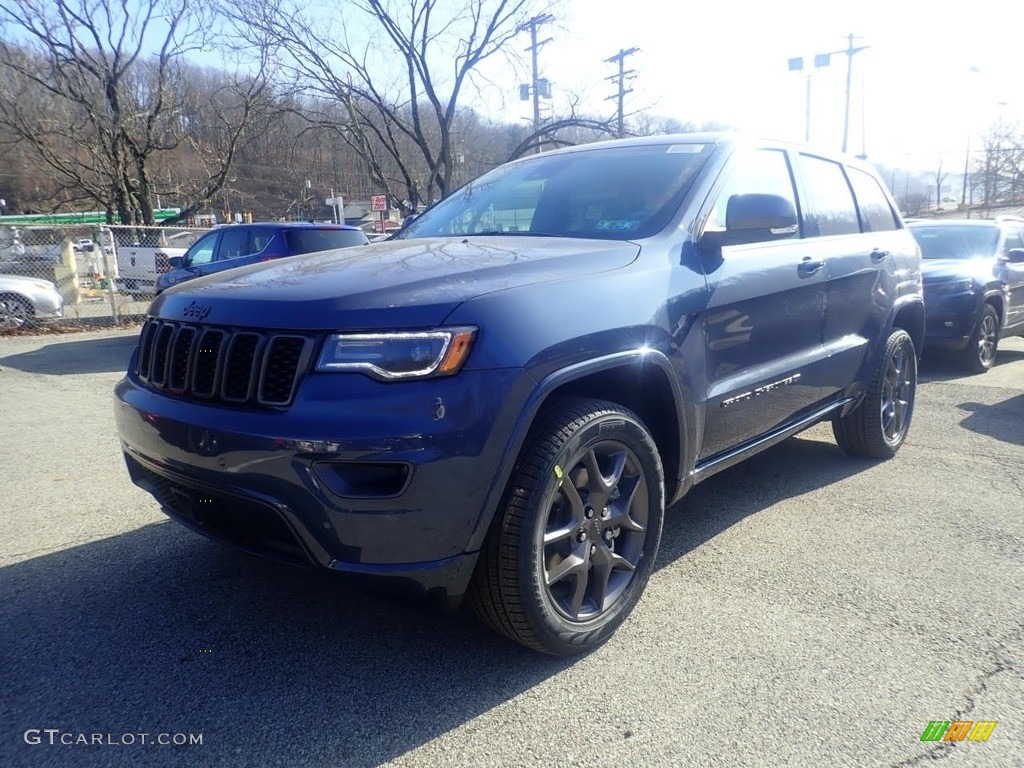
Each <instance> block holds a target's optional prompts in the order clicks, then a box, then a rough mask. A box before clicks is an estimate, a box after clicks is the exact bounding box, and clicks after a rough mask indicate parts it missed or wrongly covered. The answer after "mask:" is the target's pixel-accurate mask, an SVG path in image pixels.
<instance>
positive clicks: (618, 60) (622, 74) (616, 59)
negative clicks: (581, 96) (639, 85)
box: [604, 47, 640, 139]
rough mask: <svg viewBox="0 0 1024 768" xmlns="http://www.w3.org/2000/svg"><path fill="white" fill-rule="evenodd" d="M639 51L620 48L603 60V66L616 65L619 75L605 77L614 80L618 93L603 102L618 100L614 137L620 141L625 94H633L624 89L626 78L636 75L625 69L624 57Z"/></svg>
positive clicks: (623, 118) (624, 119) (623, 124)
mask: <svg viewBox="0 0 1024 768" xmlns="http://www.w3.org/2000/svg"><path fill="white" fill-rule="evenodd" d="M639 50H640V49H639V48H636V47H634V48H630V49H629V50H628V51H626V50H623V49H622V48H620V49H619V52H618V53H617V54H615V55H614V56H611V57H609V58H607V59H605V60H604V61H605V64H618V65H619V73H618V74H617V75H612V76H611V77H606V78H605V80H614V81H616V83H617V85H618V91H619V92H618V93H617V94H616V95H615V96H609V97H607V98H606V99H605V101H610V100H611V99H618V104H619V108H618V112H617V114H618V122H619V124H618V130H617V132H616V135H617V136H618V137H619V138H620V139H621V138H622V137H623V135H624V134H625V132H626V122H625V121H626V115H625V108H624V105H625V98H626V94H627V93H632V92H633V89H632V88H626V76H627V75H635V74H636V70H635V69H630V70H627V69H625V62H626V57H627V56H632V55H633V54H634V53H636V52H637V51H639Z"/></svg>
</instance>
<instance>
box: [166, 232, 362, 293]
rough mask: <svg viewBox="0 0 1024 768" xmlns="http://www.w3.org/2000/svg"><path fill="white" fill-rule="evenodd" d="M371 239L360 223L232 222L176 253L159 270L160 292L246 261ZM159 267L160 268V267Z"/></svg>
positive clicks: (358, 243)
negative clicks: (178, 254)
mask: <svg viewBox="0 0 1024 768" xmlns="http://www.w3.org/2000/svg"><path fill="white" fill-rule="evenodd" d="M368 242H370V241H369V240H368V239H367V237H366V234H365V233H364V232H363V231H362V230H361V229H359V227H351V226H348V225H346V224H316V223H313V222H260V223H256V224H228V225H225V226H223V227H218V228H217V229H215V230H213V231H212V232H209V233H207V234H205V235H203V236H202V237H200V238H199V239H198V240H196V241H195V243H193V244H192V245H191V246H190V247H189V249H188V250H187V251H186V252H185V255H184V256H172V257H171V258H170V259H169V260H168V261H169V263H170V268H169V269H168V270H167V271H165V272H163V273H162V274H159V275H158V276H157V280H156V293H157V294H159V293H161V292H162V291H165V290H167V289H168V288H170V287H171V286H172V285H177V284H178V283H182V282H185V281H186V280H192V279H193V278H196V277H202V276H203V275H212V274H214V273H216V272H222V271H224V270H225V269H234V268H235V267H242V266H245V265H246V264H255V263H257V262H260V261H270V260H271V259H280V258H283V257H285V256H296V255H298V254H300V253H315V252H317V251H329V250H334V249H336V248H349V247H351V246H353V245H366V244H367V243H368ZM158 271H159V270H158Z"/></svg>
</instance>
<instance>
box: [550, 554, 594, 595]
mask: <svg viewBox="0 0 1024 768" xmlns="http://www.w3.org/2000/svg"><path fill="white" fill-rule="evenodd" d="M587 561H588V558H587V557H586V556H582V557H581V556H580V555H578V554H576V553H573V554H571V555H569V556H568V557H566V558H564V559H563V560H562V561H561V562H560V563H559V564H558V565H556V566H555V567H554V568H548V569H546V570H545V573H544V577H545V580H546V581H547V585H548V586H549V587H550V586H552V585H554V584H557V583H558V582H560V581H561V580H562V579H564V578H565V577H566V576H568V575H569V574H577V575H578V574H580V573H581V572H582V573H584V575H585V572H586V570H587V568H588V567H589V563H588V562H587Z"/></svg>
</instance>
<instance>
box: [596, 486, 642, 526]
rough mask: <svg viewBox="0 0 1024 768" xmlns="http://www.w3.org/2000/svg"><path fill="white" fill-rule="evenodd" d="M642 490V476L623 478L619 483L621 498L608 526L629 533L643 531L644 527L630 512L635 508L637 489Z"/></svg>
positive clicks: (617, 500)
mask: <svg viewBox="0 0 1024 768" xmlns="http://www.w3.org/2000/svg"><path fill="white" fill-rule="evenodd" d="M639 488H640V475H631V476H627V477H624V478H622V480H621V481H620V482H619V492H620V494H621V495H620V496H619V498H618V499H616V501H615V503H614V504H613V505H612V507H611V513H612V514H611V515H610V516H609V518H608V520H607V522H606V523H605V525H606V526H609V527H612V526H613V527H618V528H624V529H625V530H627V531H643V530H644V526H642V525H641V524H640V523H638V522H637V521H636V520H634V519H633V518H632V517H631V516H630V514H629V512H630V510H631V509H632V508H633V499H634V498H636V492H637V489H639Z"/></svg>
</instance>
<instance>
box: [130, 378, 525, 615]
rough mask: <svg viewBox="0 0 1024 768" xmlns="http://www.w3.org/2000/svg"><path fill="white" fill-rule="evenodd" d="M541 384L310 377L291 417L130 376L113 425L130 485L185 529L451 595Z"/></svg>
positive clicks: (468, 568) (461, 582) (464, 573)
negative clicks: (182, 394)
mask: <svg viewBox="0 0 1024 768" xmlns="http://www.w3.org/2000/svg"><path fill="white" fill-rule="evenodd" d="M133 367H134V360H133ZM533 386H534V382H533V379H532V378H530V377H529V376H528V375H527V374H526V373H525V372H522V371H519V370H509V369H506V370H491V371H463V372H462V373H460V374H459V375H457V376H455V377H451V378H445V379H433V380H425V381H420V382H399V383H383V382H378V381H374V380H371V379H369V378H367V377H365V376H362V375H360V374H336V373H335V374H309V375H307V376H306V378H305V380H304V381H303V383H302V384H301V386H300V387H299V390H298V393H297V395H296V398H295V401H294V402H293V404H292V405H291V406H290V407H289V408H287V409H286V410H270V409H261V410H257V409H251V408H250V409H242V408H232V407H226V406H223V405H211V404H207V403H201V402H194V401H189V400H185V399H182V398H178V397H174V396H171V395H168V394H166V393H158V392H154V391H151V390H149V389H147V388H146V387H144V386H143V385H142V384H140V383H139V382H138V381H135V380H134V379H133V377H126V378H125V379H122V380H121V381H120V382H119V383H118V385H117V387H116V389H115V397H116V401H115V416H116V422H117V429H118V433H119V435H120V438H121V444H122V448H123V451H124V455H125V461H126V464H127V466H128V471H129V474H130V475H131V478H132V480H133V481H134V482H135V483H136V484H137V485H139V486H140V487H142V488H144V489H146V490H147V491H149V492H150V493H152V494H153V496H155V497H156V498H157V500H158V501H159V502H160V504H161V506H162V507H163V509H164V511H165V512H166V513H167V514H168V515H169V516H170V517H172V518H173V519H175V520H177V521H178V522H181V523H183V524H184V525H186V526H188V527H190V528H192V529H193V530H196V531H198V532H200V533H203V534H204V535H206V536H209V537H211V538H213V539H216V540H218V541H221V542H223V543H226V544H230V545H233V546H236V547H239V548H241V549H244V550H246V551H249V552H253V553H256V554H261V555H264V556H268V557H273V558H275V559H278V560H283V561H286V562H291V563H295V564H307V565H308V564H312V565H316V566H320V567H324V568H328V569H330V570H332V571H338V572H344V573H350V574H357V575H361V576H363V577H371V578H372V579H373V581H374V582H376V583H378V584H381V585H382V586H386V587H395V588H397V589H398V590H399V591H402V592H405V593H410V594H418V595H423V594H427V595H433V596H437V597H442V598H448V599H451V598H457V597H459V596H461V595H462V593H463V592H464V591H465V588H466V585H467V584H468V581H469V577H470V575H471V573H472V569H473V566H474V564H475V562H476V557H477V553H476V552H474V551H469V550H468V543H469V541H470V540H471V538H472V536H473V534H474V533H475V532H476V531H477V530H478V528H479V527H480V526H484V525H487V524H488V522H489V518H490V511H489V510H486V509H485V508H484V507H485V504H486V502H485V500H486V498H487V496H488V493H489V492H490V490H491V485H492V483H493V481H494V477H495V476H496V474H497V473H498V470H499V466H500V464H501V461H502V458H503V456H504V455H505V453H506V451H507V443H508V436H509V435H510V434H511V432H512V428H513V425H514V424H515V421H516V418H517V417H518V415H519V412H520V410H521V408H522V404H523V402H525V400H526V398H527V397H528V396H529V393H530V392H531V391H532V388H533ZM439 404H440V405H443V408H438V405H439Z"/></svg>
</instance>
